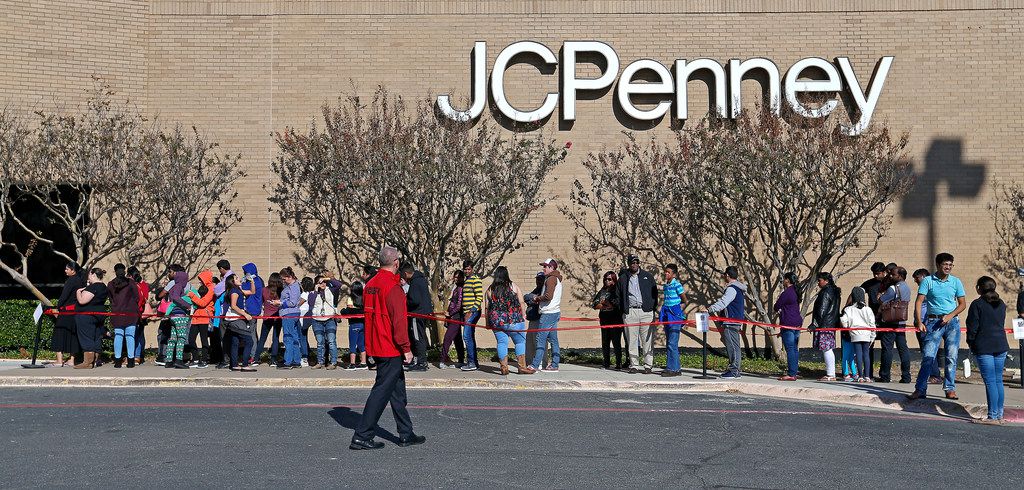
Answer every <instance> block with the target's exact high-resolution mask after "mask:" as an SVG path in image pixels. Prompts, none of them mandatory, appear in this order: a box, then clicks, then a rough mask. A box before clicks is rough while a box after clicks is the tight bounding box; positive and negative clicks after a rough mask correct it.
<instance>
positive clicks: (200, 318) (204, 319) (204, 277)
mask: <svg viewBox="0 0 1024 490" xmlns="http://www.w3.org/2000/svg"><path fill="white" fill-rule="evenodd" d="M199 281H200V282H202V283H203V286H206V294H204V295H202V296H199V295H198V294H196V293H194V292H192V291H189V292H188V297H189V298H191V299H192V304H193V305H195V307H196V310H195V311H194V312H192V323H194V324H196V325H209V324H210V317H212V316H213V315H214V314H215V312H214V309H213V307H214V304H215V303H216V302H215V301H214V296H213V286H214V284H213V273H212V272H210V271H208V270H205V271H203V272H200V273H199Z"/></svg>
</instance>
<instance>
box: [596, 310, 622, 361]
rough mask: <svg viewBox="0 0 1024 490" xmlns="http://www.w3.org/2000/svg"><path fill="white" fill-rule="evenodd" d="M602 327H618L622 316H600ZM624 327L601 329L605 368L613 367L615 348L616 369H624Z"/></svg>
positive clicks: (603, 314) (602, 314)
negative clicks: (612, 353)
mask: <svg viewBox="0 0 1024 490" xmlns="http://www.w3.org/2000/svg"><path fill="white" fill-rule="evenodd" d="M599 317H600V319H601V325H618V324H621V323H622V315H621V314H611V315H607V314H605V313H603V312H602V313H601V314H600V315H599ZM623 331H624V329H623V327H615V328H602V329H601V353H602V354H603V355H604V367H611V347H612V346H614V347H615V367H622V334H623Z"/></svg>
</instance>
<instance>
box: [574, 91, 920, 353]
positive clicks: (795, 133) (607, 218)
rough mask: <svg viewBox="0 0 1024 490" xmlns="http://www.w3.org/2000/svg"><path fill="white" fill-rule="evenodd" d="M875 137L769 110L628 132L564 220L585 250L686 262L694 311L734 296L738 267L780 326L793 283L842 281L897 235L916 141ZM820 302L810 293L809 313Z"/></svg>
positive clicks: (753, 309) (767, 317)
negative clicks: (662, 134) (725, 276)
mask: <svg viewBox="0 0 1024 490" xmlns="http://www.w3.org/2000/svg"><path fill="white" fill-rule="evenodd" d="M875 128H876V129H873V130H871V131H870V132H867V133H865V134H863V135H861V136H856V137H850V136H845V135H843V133H842V132H841V131H840V128H839V127H838V124H837V123H835V122H834V121H827V120H826V121H819V122H817V123H812V124H804V125H802V126H798V125H796V123H795V122H792V121H784V120H782V119H780V118H778V117H776V116H774V115H773V114H771V113H770V112H768V111H757V112H753V113H751V112H747V113H744V114H743V115H741V116H740V117H739V118H737V119H736V120H735V121H734V122H730V121H723V120H717V119H713V118H709V119H705V120H704V121H702V122H701V123H700V124H698V125H697V126H695V127H693V128H690V129H686V130H682V131H678V132H676V133H675V135H674V140H673V141H672V143H664V142H659V141H658V140H657V139H655V138H653V137H652V138H650V139H649V140H647V141H644V142H641V141H638V140H637V139H636V137H635V136H634V135H632V134H628V135H627V140H626V142H625V143H624V145H623V146H622V148H621V149H618V150H615V151H610V152H603V153H599V154H596V155H591V156H590V157H589V158H588V159H587V160H586V161H585V162H584V165H585V167H586V168H587V169H588V171H589V173H590V177H591V181H590V182H589V184H588V185H586V186H585V185H584V184H583V183H581V182H580V181H577V182H576V183H575V189H574V191H573V192H572V194H571V196H570V202H571V204H570V205H569V206H565V207H564V208H563V213H564V214H566V216H568V217H569V219H570V220H571V221H572V222H573V224H574V225H575V228H576V232H577V242H576V245H577V247H582V248H583V249H584V250H597V251H600V253H603V254H605V256H606V257H609V258H617V257H621V254H622V253H623V252H624V251H627V250H628V251H637V252H639V253H640V254H641V255H646V256H647V257H648V258H649V259H652V260H656V261H659V262H661V263H665V262H668V261H672V262H675V263H677V264H678V266H679V267H680V270H681V271H684V275H685V276H686V280H685V283H686V285H687V289H688V292H689V294H690V299H691V300H692V301H694V303H695V304H694V307H704V306H706V305H708V304H710V303H711V302H712V301H713V300H714V299H715V298H716V297H717V296H718V295H719V294H720V293H721V292H722V290H723V288H724V286H725V284H724V283H723V282H722V280H721V276H722V273H723V272H724V270H725V267H726V266H728V265H735V266H736V267H738V268H739V270H740V273H741V275H742V276H743V279H744V280H745V281H746V282H747V284H748V286H749V294H748V300H747V309H748V314H749V316H750V317H751V318H752V319H753V320H757V321H763V322H772V321H775V320H776V319H777V318H776V316H777V312H775V311H773V305H774V303H775V299H776V298H777V296H778V295H779V294H781V292H782V275H783V274H785V273H786V272H790V271H794V272H796V273H797V274H798V275H799V276H801V277H803V278H804V279H803V281H802V285H804V286H808V285H810V284H812V283H813V276H814V275H816V274H817V273H818V272H820V271H831V272H833V273H834V274H836V275H837V276H842V275H843V274H845V273H846V272H848V271H850V270H852V269H853V268H855V267H856V264H859V263H861V262H863V261H864V260H865V259H866V258H867V257H868V256H869V255H870V254H871V253H872V252H873V251H874V250H875V249H876V247H877V244H878V242H879V240H880V239H881V238H882V237H883V236H884V235H885V233H886V231H887V230H888V228H889V225H890V222H891V217H890V216H889V214H887V213H886V210H887V208H888V206H889V205H890V204H892V203H893V202H896V201H897V200H899V199H900V198H901V197H902V196H903V195H905V194H906V192H907V191H908V190H909V188H910V186H911V184H912V176H911V173H910V165H909V164H908V163H907V162H906V161H905V160H903V159H902V157H903V151H904V148H905V147H906V144H907V137H906V136H905V135H903V136H899V137H896V138H893V137H892V136H891V135H890V134H889V131H888V130H887V129H885V128H881V129H878V126H875ZM850 263H853V264H854V265H852V266H851V265H849V264H850ZM841 264H847V267H845V268H843V267H841ZM811 299H812V295H811V294H805V295H804V301H805V306H806V305H807V304H808V303H809V302H810V300H811ZM766 330H768V329H766ZM772 333H775V332H773V331H772V332H766V334H772ZM769 338H770V339H771V344H772V352H773V354H774V355H775V356H776V357H777V358H781V354H782V346H781V343H780V342H779V341H778V339H777V338H776V337H775V336H774V335H769ZM750 353H751V351H750V349H748V355H749V354H750Z"/></svg>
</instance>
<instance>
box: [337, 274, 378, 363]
mask: <svg viewBox="0 0 1024 490" xmlns="http://www.w3.org/2000/svg"><path fill="white" fill-rule="evenodd" d="M375 273H376V270H375V269H374V268H373V267H369V266H368V267H365V268H363V273H362V276H361V277H360V279H357V280H355V281H353V282H352V285H351V286H349V296H348V305H347V306H346V307H345V308H343V309H342V310H341V314H342V315H360V316H358V317H353V318H349V319H348V367H346V368H345V369H348V370H355V369H366V328H365V324H364V323H365V322H364V320H363V317H362V315H363V286H364V285H365V281H368V280H369V278H371V277H373V275H374V274H375ZM356 357H358V358H359V362H356Z"/></svg>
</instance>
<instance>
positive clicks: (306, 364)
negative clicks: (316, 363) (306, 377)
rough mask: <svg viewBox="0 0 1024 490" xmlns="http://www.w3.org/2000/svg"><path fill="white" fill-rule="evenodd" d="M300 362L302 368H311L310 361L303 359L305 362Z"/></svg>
mask: <svg viewBox="0 0 1024 490" xmlns="http://www.w3.org/2000/svg"><path fill="white" fill-rule="evenodd" d="M299 362H300V364H301V365H302V367H309V361H307V360H305V359H303V360H301V361H299Z"/></svg>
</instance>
